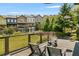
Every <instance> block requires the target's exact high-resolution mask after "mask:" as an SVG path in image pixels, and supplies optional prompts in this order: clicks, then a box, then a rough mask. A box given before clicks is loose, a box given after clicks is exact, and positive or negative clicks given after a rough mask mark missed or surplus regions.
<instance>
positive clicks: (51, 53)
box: [47, 47, 62, 56]
mask: <svg viewBox="0 0 79 59" xmlns="http://www.w3.org/2000/svg"><path fill="white" fill-rule="evenodd" d="M47 51H48V54H49V56H62V50H61V49H57V48H54V47H47Z"/></svg>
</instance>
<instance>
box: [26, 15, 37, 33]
mask: <svg viewBox="0 0 79 59" xmlns="http://www.w3.org/2000/svg"><path fill="white" fill-rule="evenodd" d="M35 22H36V17H35V16H34V15H30V16H27V25H28V31H29V32H34V31H35Z"/></svg>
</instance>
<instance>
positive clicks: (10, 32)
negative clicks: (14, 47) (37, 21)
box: [3, 27, 15, 35]
mask: <svg viewBox="0 0 79 59" xmlns="http://www.w3.org/2000/svg"><path fill="white" fill-rule="evenodd" d="M14 32H15V30H14V29H13V28H12V27H9V28H4V30H3V33H4V34H8V35H11V34H13V33H14Z"/></svg>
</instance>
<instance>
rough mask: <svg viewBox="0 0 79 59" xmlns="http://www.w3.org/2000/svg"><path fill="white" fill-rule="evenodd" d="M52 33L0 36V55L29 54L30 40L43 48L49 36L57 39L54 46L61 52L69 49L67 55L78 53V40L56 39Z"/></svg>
mask: <svg viewBox="0 0 79 59" xmlns="http://www.w3.org/2000/svg"><path fill="white" fill-rule="evenodd" d="M54 35H55V34H54V33H49V32H43V33H31V34H30V33H29V34H23V35H15V36H4V37H0V45H1V46H0V55H10V56H29V55H30V54H31V52H32V51H31V49H30V47H29V43H30V42H31V43H36V44H38V45H39V47H40V48H41V49H44V47H45V46H47V44H48V40H49V39H50V37H51V39H52V41H54V40H57V47H55V48H58V49H61V50H62V54H64V52H65V51H66V50H71V51H72V52H71V53H70V52H69V53H67V54H66V55H67V56H72V54H73V52H74V53H75V55H76V56H77V55H79V54H78V53H77V52H79V50H78V48H79V42H77V41H74V42H73V41H70V40H65V39H58V38H57V37H56V36H54ZM46 52H47V50H46ZM46 56H48V53H46Z"/></svg>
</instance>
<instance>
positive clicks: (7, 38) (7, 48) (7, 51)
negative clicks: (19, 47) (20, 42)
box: [5, 37, 9, 55]
mask: <svg viewBox="0 0 79 59" xmlns="http://www.w3.org/2000/svg"><path fill="white" fill-rule="evenodd" d="M7 54H9V37H5V55H7Z"/></svg>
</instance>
